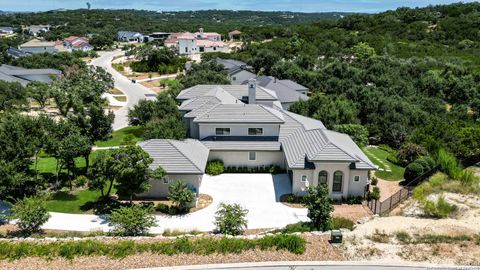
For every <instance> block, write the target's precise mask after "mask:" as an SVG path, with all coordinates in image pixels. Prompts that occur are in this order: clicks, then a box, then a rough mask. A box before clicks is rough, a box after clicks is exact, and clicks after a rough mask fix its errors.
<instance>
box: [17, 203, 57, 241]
mask: <svg viewBox="0 0 480 270" xmlns="http://www.w3.org/2000/svg"><path fill="white" fill-rule="evenodd" d="M49 218H50V214H49V213H48V211H47V209H46V207H45V200H44V199H43V198H40V197H25V198H23V199H21V200H18V201H17V202H16V203H15V205H13V207H12V214H11V216H10V217H9V219H16V220H17V226H18V227H19V228H20V230H22V232H23V233H26V234H31V233H34V232H38V231H39V230H40V227H41V226H42V225H43V224H45V222H47V221H48V219H49Z"/></svg>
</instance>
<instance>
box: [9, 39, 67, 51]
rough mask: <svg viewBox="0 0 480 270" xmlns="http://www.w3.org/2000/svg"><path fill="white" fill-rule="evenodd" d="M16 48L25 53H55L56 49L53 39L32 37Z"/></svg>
mask: <svg viewBox="0 0 480 270" xmlns="http://www.w3.org/2000/svg"><path fill="white" fill-rule="evenodd" d="M18 49H20V50H22V51H23V52H25V53H31V54H34V53H45V52H48V53H56V52H58V49H57V48H56V43H55V42H54V41H45V40H40V39H32V40H30V41H27V42H25V43H23V44H21V45H20V46H18Z"/></svg>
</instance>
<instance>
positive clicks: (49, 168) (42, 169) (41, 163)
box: [32, 150, 105, 175]
mask: <svg viewBox="0 0 480 270" xmlns="http://www.w3.org/2000/svg"><path fill="white" fill-rule="evenodd" d="M103 151H105V150H103ZM96 155H97V152H96V151H93V152H92V153H91V154H90V157H89V160H90V164H92V162H93V159H94V158H95V156H96ZM75 165H76V168H77V170H82V169H83V168H85V159H84V158H83V157H78V158H76V159H75ZM56 166H57V161H56V159H55V158H54V157H49V156H44V157H40V158H39V159H38V164H37V170H38V172H39V173H41V174H42V173H50V174H53V175H55V169H56ZM33 167H34V164H32V168H33ZM62 172H66V170H65V169H64V170H62Z"/></svg>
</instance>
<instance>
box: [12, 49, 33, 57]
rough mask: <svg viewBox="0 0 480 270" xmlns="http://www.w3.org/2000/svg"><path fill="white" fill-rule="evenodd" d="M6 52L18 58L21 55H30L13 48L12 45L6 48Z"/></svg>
mask: <svg viewBox="0 0 480 270" xmlns="http://www.w3.org/2000/svg"><path fill="white" fill-rule="evenodd" d="M7 54H8V55H9V56H11V57H13V58H14V59H18V58H22V57H25V56H29V55H32V54H31V53H28V52H24V51H22V50H20V49H17V48H13V47H10V48H8V49H7Z"/></svg>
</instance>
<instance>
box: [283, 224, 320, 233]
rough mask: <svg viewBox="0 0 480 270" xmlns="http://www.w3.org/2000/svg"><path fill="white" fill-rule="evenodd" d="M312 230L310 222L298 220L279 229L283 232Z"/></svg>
mask: <svg viewBox="0 0 480 270" xmlns="http://www.w3.org/2000/svg"><path fill="white" fill-rule="evenodd" d="M310 231H313V228H312V224H311V223H310V222H298V223H294V224H288V225H287V226H285V228H283V229H282V230H281V232H283V233H296V232H310Z"/></svg>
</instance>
